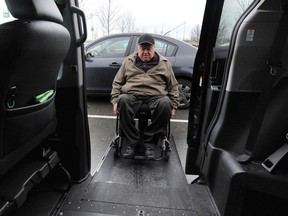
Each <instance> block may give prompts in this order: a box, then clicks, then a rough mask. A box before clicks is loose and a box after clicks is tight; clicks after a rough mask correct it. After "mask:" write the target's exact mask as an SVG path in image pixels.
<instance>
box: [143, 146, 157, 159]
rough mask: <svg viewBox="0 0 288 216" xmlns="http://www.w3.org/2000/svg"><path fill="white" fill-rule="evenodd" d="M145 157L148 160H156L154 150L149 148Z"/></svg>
mask: <svg viewBox="0 0 288 216" xmlns="http://www.w3.org/2000/svg"><path fill="white" fill-rule="evenodd" d="M145 157H146V159H147V160H155V155H154V148H151V147H147V148H146V150H145Z"/></svg>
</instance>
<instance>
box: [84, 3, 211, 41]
mask: <svg viewBox="0 0 288 216" xmlns="http://www.w3.org/2000/svg"><path fill="white" fill-rule="evenodd" d="M84 1H85V0H84ZM103 1H107V0H86V6H85V12H86V16H88V14H93V13H95V11H96V10H97V8H99V5H101V4H103ZM205 3H206V0H177V1H167V0H144V1H143V0H142V1H140V0H113V4H114V5H117V7H118V8H119V11H121V12H124V11H129V12H130V13H131V14H132V16H133V17H134V24H135V27H136V28H137V29H138V30H139V31H145V32H151V33H166V32H168V31H170V30H173V29H174V28H175V29H174V30H173V31H171V32H170V36H172V37H176V38H178V39H186V38H189V37H190V35H191V31H192V28H193V27H194V26H195V25H197V24H199V25H200V24H201V23H202V18H203V13H204V9H205ZM91 22H92V20H91V19H90V21H89V19H88V20H87V23H88V28H89V25H90V26H91ZM178 26H179V27H178ZM90 28H91V27H90ZM96 36H97V37H99V36H101V32H98V33H97V35H96Z"/></svg>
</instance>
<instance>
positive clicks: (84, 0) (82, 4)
mask: <svg viewBox="0 0 288 216" xmlns="http://www.w3.org/2000/svg"><path fill="white" fill-rule="evenodd" d="M86 3H87V0H79V8H80V9H81V10H82V11H86V9H87V8H86Z"/></svg>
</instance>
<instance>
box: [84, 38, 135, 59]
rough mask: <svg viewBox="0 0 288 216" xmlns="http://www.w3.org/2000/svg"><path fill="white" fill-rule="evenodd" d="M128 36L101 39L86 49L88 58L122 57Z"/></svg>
mask: <svg viewBox="0 0 288 216" xmlns="http://www.w3.org/2000/svg"><path fill="white" fill-rule="evenodd" d="M129 40H130V37H128V36H127V37H113V38H109V39H106V40H102V41H100V42H98V43H95V44H94V45H92V46H90V47H89V48H88V49H87V50H86V56H88V57H90V58H103V57H105V58H115V57H124V56H125V53H126V49H127V46H128V43H129Z"/></svg>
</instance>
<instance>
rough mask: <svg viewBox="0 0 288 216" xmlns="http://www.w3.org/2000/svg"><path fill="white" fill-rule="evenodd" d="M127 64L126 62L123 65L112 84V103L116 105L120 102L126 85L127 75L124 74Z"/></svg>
mask: <svg viewBox="0 0 288 216" xmlns="http://www.w3.org/2000/svg"><path fill="white" fill-rule="evenodd" d="M125 63H126V60H125V61H124V62H123V63H122V65H121V67H120V68H119V70H118V72H117V74H116V76H115V77H114V80H113V83H112V91H111V103H112V104H115V103H117V102H118V96H119V95H120V94H121V89H122V86H123V85H124V84H125V74H124V72H125V69H124V68H125Z"/></svg>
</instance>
